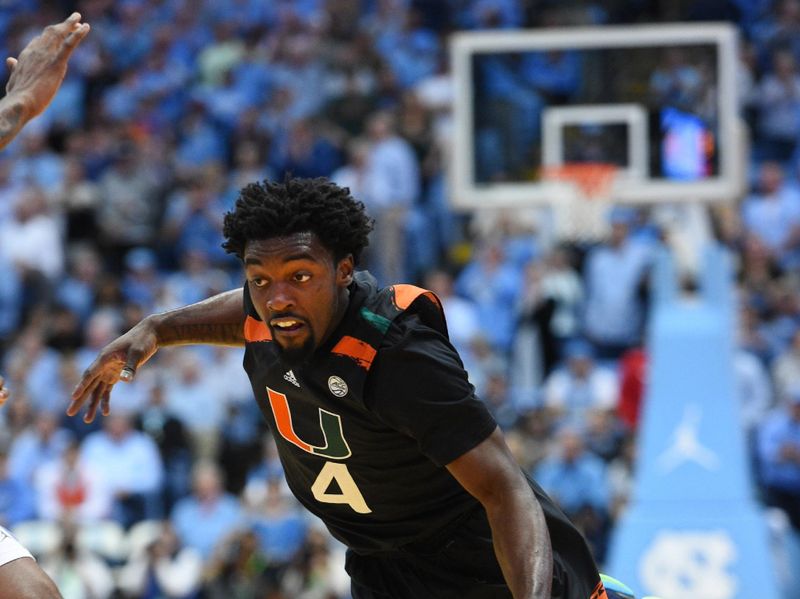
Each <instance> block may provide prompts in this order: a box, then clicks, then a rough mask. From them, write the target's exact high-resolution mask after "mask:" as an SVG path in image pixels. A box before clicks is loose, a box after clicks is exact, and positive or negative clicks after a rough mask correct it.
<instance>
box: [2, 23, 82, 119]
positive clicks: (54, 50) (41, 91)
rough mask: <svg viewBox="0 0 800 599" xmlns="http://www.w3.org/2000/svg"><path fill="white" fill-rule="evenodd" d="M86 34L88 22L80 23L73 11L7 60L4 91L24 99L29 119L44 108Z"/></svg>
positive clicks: (54, 93)
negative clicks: (17, 55) (18, 53)
mask: <svg viewBox="0 0 800 599" xmlns="http://www.w3.org/2000/svg"><path fill="white" fill-rule="evenodd" d="M88 33H89V24H88V23H81V15H80V14H79V13H77V12H75V13H72V14H71V15H70V16H69V17H68V18H67V19H66V20H65V21H62V22H61V23H58V24H57V25H50V26H48V27H46V28H45V30H44V31H42V33H41V34H40V35H37V36H36V37H35V38H33V39H32V40H31V41H30V42H29V43H28V45H27V46H25V48H23V50H22V52H20V55H19V58H11V57H9V58H7V59H6V66H7V67H8V68H9V69H10V70H11V78H10V79H9V80H8V85H6V93H7V94H8V95H11V94H16V95H18V96H19V97H20V98H21V99H23V102H24V105H25V108H26V110H27V112H28V114H27V116H28V118H33V117H35V116H37V115H38V114H40V113H41V112H42V111H44V109H45V108H47V105H48V104H49V103H50V101H51V100H52V99H53V97H54V96H55V95H56V92H57V91H58V88H59V86H60V85H61V82H62V81H63V80H64V75H66V73H67V61H68V60H69V57H70V55H71V54H72V51H73V50H74V49H75V48H76V47H77V46H78V44H79V43H80V42H81V40H82V39H83V38H85V37H86V35H87V34H88Z"/></svg>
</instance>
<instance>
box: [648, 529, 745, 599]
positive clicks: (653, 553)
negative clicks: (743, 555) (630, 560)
mask: <svg viewBox="0 0 800 599" xmlns="http://www.w3.org/2000/svg"><path fill="white" fill-rule="evenodd" d="M735 561H736V545H735V544H734V542H733V539H731V537H730V535H729V534H728V533H727V532H726V531H724V530H711V531H677V530H664V531H661V532H659V533H658V534H657V535H656V537H655V539H654V540H653V543H652V544H651V545H650V547H649V548H648V549H647V550H646V551H645V553H644V556H643V557H642V560H641V562H640V563H639V576H640V577H641V579H642V582H643V583H644V585H645V588H646V589H647V591H648V592H650V593H653V594H654V595H658V596H659V597H662V598H663V599H686V598H688V597H691V599H733V597H735V596H736V593H737V591H738V586H739V584H738V580H737V579H736V577H735V576H734V575H733V574H732V573H731V570H732V569H733V565H734V562H735Z"/></svg>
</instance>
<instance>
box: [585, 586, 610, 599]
mask: <svg viewBox="0 0 800 599" xmlns="http://www.w3.org/2000/svg"><path fill="white" fill-rule="evenodd" d="M589 599H608V593H606V589H605V587H604V586H603V583H602V582H598V583H597V586H596V587H594V591H592V594H591V596H590V597H589Z"/></svg>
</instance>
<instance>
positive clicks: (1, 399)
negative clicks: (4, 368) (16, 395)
mask: <svg viewBox="0 0 800 599" xmlns="http://www.w3.org/2000/svg"><path fill="white" fill-rule="evenodd" d="M5 384H6V382H5V380H4V379H3V377H2V376H0V406H2V405H3V404H4V403H6V402H7V401H8V398H9V396H10V393H9V392H8V389H6V387H5Z"/></svg>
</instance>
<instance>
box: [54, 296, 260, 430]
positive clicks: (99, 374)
mask: <svg viewBox="0 0 800 599" xmlns="http://www.w3.org/2000/svg"><path fill="white" fill-rule="evenodd" d="M244 319H245V315H244V306H243V303H242V290H241V289H234V290H232V291H226V292H225V293H220V294H219V295H215V296H213V297H210V298H208V299H206V300H203V301H202V302H197V303H196V304H191V305H189V306H184V307H183V308H178V309H177V310H170V311H169V312H163V313H161V314H153V315H151V316H148V317H147V318H145V319H144V320H142V321H141V322H139V323H138V324H137V325H136V326H134V327H133V328H132V329H131V330H130V331H128V332H127V333H125V334H124V335H122V336H121V337H119V338H117V339H115V340H114V341H112V342H111V343H109V344H108V345H107V346H106V347H104V348H103V349H102V350H101V351H100V354H99V355H98V356H97V358H95V360H94V362H92V364H91V365H90V366H89V368H87V369H86V371H85V372H84V373H83V376H82V377H81V380H80V381H78V384H77V385H76V386H75V389H74V390H73V392H72V398H71V399H72V401H71V402H70V404H69V406H68V407H67V415H68V416H75V415H76V414H77V413H78V412H79V411H80V410H81V408H82V407H83V406H84V404H87V408H86V414H85V415H84V417H83V419H84V420H85V421H86V422H92V421H93V420H94V417H95V415H96V414H97V409H98V408H100V412H101V413H102V414H103V415H104V416H108V414H109V413H110V409H111V408H110V395H111V389H113V388H114V385H116V384H117V382H119V381H125V382H130V381H132V380H133V377H134V376H135V374H136V370H137V369H138V368H139V366H141V365H142V364H144V363H145V362H147V361H148V360H149V359H150V358H152V357H153V355H154V354H155V353H156V352H157V351H158V349H159V348H161V347H167V346H170V345H189V344H210V345H231V346H242V345H244Z"/></svg>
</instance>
